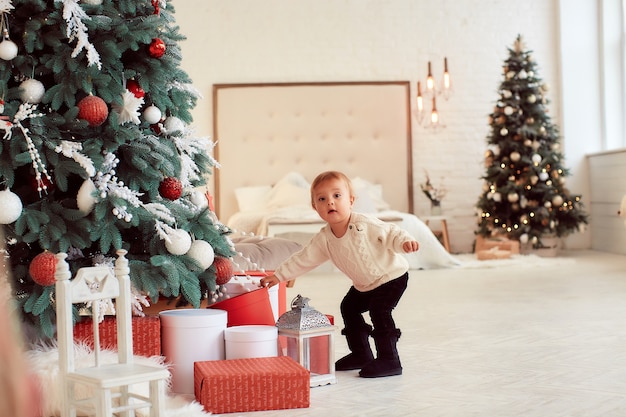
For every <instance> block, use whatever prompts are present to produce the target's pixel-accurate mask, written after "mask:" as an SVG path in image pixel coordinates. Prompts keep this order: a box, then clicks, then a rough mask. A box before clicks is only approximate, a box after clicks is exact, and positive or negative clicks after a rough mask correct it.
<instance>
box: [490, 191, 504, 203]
mask: <svg viewBox="0 0 626 417" xmlns="http://www.w3.org/2000/svg"><path fill="white" fill-rule="evenodd" d="M491 198H493V201H495V202H496V203H499V202H500V201H502V194H500V193H493V194H492V197H491Z"/></svg>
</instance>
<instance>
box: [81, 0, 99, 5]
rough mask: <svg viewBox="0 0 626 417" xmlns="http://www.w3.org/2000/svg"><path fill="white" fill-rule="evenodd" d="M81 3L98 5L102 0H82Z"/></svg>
mask: <svg viewBox="0 0 626 417" xmlns="http://www.w3.org/2000/svg"><path fill="white" fill-rule="evenodd" d="M81 3H84V4H90V5H92V6H99V5H101V4H102V0H82V1H81Z"/></svg>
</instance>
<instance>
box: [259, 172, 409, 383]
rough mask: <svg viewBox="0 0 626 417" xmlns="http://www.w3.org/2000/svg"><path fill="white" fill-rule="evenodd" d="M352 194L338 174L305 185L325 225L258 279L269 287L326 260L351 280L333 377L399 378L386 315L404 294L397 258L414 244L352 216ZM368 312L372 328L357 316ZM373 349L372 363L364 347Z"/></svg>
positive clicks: (390, 228) (387, 227) (401, 261)
mask: <svg viewBox="0 0 626 417" xmlns="http://www.w3.org/2000/svg"><path fill="white" fill-rule="evenodd" d="M354 199H355V196H354V192H353V190H352V183H351V182H350V179H349V178H348V177H347V176H346V175H344V174H343V173H341V172H337V171H328V172H323V173H321V174H319V175H318V176H317V177H316V178H315V180H314V181H313V183H312V184H311V204H312V206H313V209H315V211H317V213H318V214H319V216H320V217H321V218H322V219H323V220H324V221H325V222H326V223H327V225H326V226H324V227H323V228H322V229H321V230H320V231H319V232H318V233H317V234H316V235H315V236H314V237H313V238H312V239H311V241H310V242H309V243H308V244H307V245H306V246H305V247H304V248H303V249H302V250H300V251H299V252H297V253H295V254H293V255H292V256H291V257H290V258H289V259H287V260H286V261H285V262H283V263H282V264H281V265H280V266H279V267H278V268H277V269H276V271H275V272H274V275H270V276H267V277H265V278H263V279H261V282H260V285H261V286H263V287H265V286H267V287H271V286H273V285H276V284H277V283H279V282H280V281H289V280H291V279H294V278H296V277H298V276H299V275H302V274H304V273H305V272H308V271H310V270H312V269H313V268H315V267H317V266H318V265H321V264H322V263H324V262H325V261H327V260H329V259H330V260H331V261H332V262H333V264H334V265H335V266H336V267H337V268H338V269H339V270H340V271H341V272H343V273H344V274H346V275H347V276H348V278H350V279H351V280H352V284H353V285H352V287H350V289H349V290H348V293H347V294H346V295H345V297H344V298H343V301H342V302H341V316H342V317H343V322H344V329H343V330H342V334H343V335H345V336H346V339H347V341H348V347H349V348H350V352H351V353H350V354H349V355H347V356H345V357H343V358H341V359H339V360H338V361H337V362H336V364H335V369H336V370H337V371H347V370H352V369H360V370H361V371H360V372H359V375H360V376H362V377H365V378H376V377H383V376H392V375H401V374H402V366H401V364H400V357H399V356H398V349H397V346H396V344H397V341H398V339H399V338H400V329H398V328H396V324H395V322H394V320H393V317H392V315H391V312H392V311H393V309H394V308H395V307H396V305H397V304H398V301H399V300H400V297H402V294H403V293H404V291H405V290H406V287H407V281H408V277H409V275H408V270H409V265H408V262H407V261H406V259H405V258H404V257H403V256H402V255H400V252H406V253H408V252H415V251H416V250H418V248H419V244H418V243H417V242H416V241H415V239H414V238H413V237H412V236H411V235H410V234H409V233H408V232H406V231H404V230H402V229H401V228H399V227H398V226H396V225H394V224H393V223H385V222H383V221H381V220H379V219H377V218H376V217H373V216H368V215H365V214H359V213H353V212H352V204H353V203H354ZM366 311H369V315H370V318H371V321H372V325H373V328H372V326H370V325H369V324H367V323H366V322H365V319H364V318H363V313H365V312H366ZM370 335H371V336H372V337H373V339H374V343H375V345H376V352H377V357H376V359H374V355H373V354H372V349H371V347H370V344H369V336H370Z"/></svg>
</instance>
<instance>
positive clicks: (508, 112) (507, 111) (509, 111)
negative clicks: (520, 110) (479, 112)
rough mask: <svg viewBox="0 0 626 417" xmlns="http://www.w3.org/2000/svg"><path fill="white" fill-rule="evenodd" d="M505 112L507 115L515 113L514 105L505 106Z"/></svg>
mask: <svg viewBox="0 0 626 417" xmlns="http://www.w3.org/2000/svg"><path fill="white" fill-rule="evenodd" d="M504 114H506V115H507V116H510V115H512V114H513V107H511V106H506V107H505V108H504Z"/></svg>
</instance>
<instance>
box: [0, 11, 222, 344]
mask: <svg viewBox="0 0 626 417" xmlns="http://www.w3.org/2000/svg"><path fill="white" fill-rule="evenodd" d="M0 14H1V26H2V32H3V36H2V41H1V42H0V99H1V102H0V127H1V131H0V134H2V135H3V138H2V139H0V190H1V191H0V206H1V207H2V211H1V212H0V224H3V225H4V234H5V245H4V246H5V247H6V255H7V256H5V257H4V261H5V267H6V269H7V270H9V271H10V279H11V280H12V285H13V290H14V292H15V297H16V299H17V300H18V301H19V304H20V306H21V311H22V312H23V316H24V318H25V320H27V321H29V322H31V323H33V324H34V326H35V327H36V328H37V329H38V330H40V331H41V334H42V335H46V336H51V335H53V333H54V322H55V315H54V309H55V306H54V283H55V280H54V267H55V264H56V259H55V257H54V254H55V253H57V252H66V253H68V255H69V256H68V260H69V263H70V265H71V267H72V269H73V270H74V271H73V272H75V270H76V269H77V268H79V267H82V266H92V265H112V260H113V256H114V254H115V252H116V250H118V249H125V250H127V251H128V255H127V257H128V258H129V260H130V268H131V273H130V277H131V281H132V283H133V287H134V292H135V295H136V307H137V310H140V309H141V304H142V303H143V304H145V303H146V302H147V300H148V299H151V300H153V301H154V300H156V299H157V298H158V297H159V295H161V296H165V297H178V296H181V299H182V300H184V301H185V302H188V303H190V304H192V305H194V306H196V307H198V306H199V304H200V301H201V300H202V299H203V298H205V297H207V295H208V294H210V293H211V292H212V291H214V290H215V288H216V278H218V277H217V275H219V274H220V273H221V274H226V275H228V268H225V267H223V266H224V265H230V260H229V258H230V257H232V256H233V255H234V250H233V245H232V242H231V241H230V239H229V238H228V236H227V235H228V233H229V232H230V230H228V228H226V227H225V226H224V225H222V224H221V223H220V222H219V221H217V219H216V217H215V214H214V213H213V210H212V207H211V206H210V204H209V203H210V201H209V200H210V199H209V198H207V196H205V194H204V193H203V192H200V191H197V190H198V188H197V187H199V186H202V185H203V184H205V181H206V177H207V175H209V174H210V173H211V172H212V169H213V168H214V167H215V166H216V161H215V160H213V159H212V157H211V156H210V154H209V152H210V151H211V149H212V147H213V145H214V144H213V143H212V142H211V141H210V140H209V139H208V138H203V137H197V136H195V135H194V133H193V129H192V128H191V127H190V123H191V122H192V117H191V113H190V110H191V109H192V108H193V107H194V106H195V103H196V101H197V99H198V94H197V92H196V91H195V90H194V89H193V88H192V86H191V80H190V79H189V77H188V75H187V74H186V73H185V72H184V71H183V70H182V69H181V68H180V61H181V53H180V47H179V46H178V42H180V41H181V40H183V39H184V37H183V36H182V35H181V34H180V33H179V28H178V27H177V26H176V25H175V21H174V9H173V7H172V5H171V4H169V3H167V2H166V1H165V0H143V1H137V0H115V1H113V0H82V1H79V0H55V1H51V0H13V1H10V0H0ZM218 271H221V272H219V273H218ZM231 271H232V267H231ZM219 278H220V279H223V277H219Z"/></svg>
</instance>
